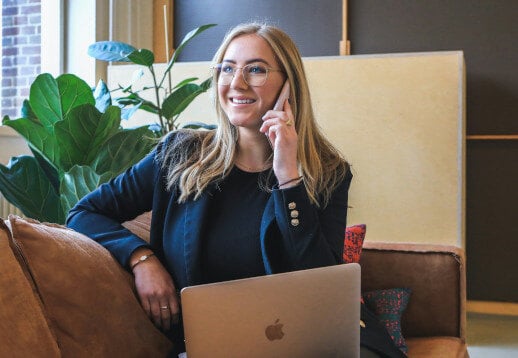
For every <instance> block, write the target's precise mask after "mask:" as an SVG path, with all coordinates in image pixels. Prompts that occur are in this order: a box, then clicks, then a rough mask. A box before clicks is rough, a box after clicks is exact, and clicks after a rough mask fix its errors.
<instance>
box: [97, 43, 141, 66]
mask: <svg viewBox="0 0 518 358" xmlns="http://www.w3.org/2000/svg"><path fill="white" fill-rule="evenodd" d="M135 50H136V48H135V47H133V46H131V45H128V44H126V43H124V42H118V41H99V42H96V43H94V44H92V45H90V46H88V55H90V56H92V57H93V58H96V59H98V60H101V61H122V62H130V60H129V59H128V55H129V54H130V53H132V52H133V51H135Z"/></svg>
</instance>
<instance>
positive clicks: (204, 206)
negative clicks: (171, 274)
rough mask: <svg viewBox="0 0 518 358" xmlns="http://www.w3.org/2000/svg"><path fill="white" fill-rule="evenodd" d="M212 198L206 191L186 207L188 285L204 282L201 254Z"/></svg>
mask: <svg viewBox="0 0 518 358" xmlns="http://www.w3.org/2000/svg"><path fill="white" fill-rule="evenodd" d="M210 198H211V190H206V191H205V192H204V193H203V194H202V195H201V196H200V197H199V198H198V199H197V200H193V201H188V202H187V205H186V209H185V213H184V215H185V216H184V224H185V226H184V228H185V230H184V240H183V242H184V255H185V273H186V277H187V283H188V285H196V284H200V283H202V282H203V273H202V271H201V267H200V254H201V245H202V242H203V234H204V232H203V229H204V227H205V223H206V217H207V214H208V209H209V205H210Z"/></svg>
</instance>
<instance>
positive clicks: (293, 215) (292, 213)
mask: <svg viewBox="0 0 518 358" xmlns="http://www.w3.org/2000/svg"><path fill="white" fill-rule="evenodd" d="M290 216H291V217H292V218H298V217H299V212H298V211H297V210H292V211H291V212H290Z"/></svg>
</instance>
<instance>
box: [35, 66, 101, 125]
mask: <svg viewBox="0 0 518 358" xmlns="http://www.w3.org/2000/svg"><path fill="white" fill-rule="evenodd" d="M56 81H57V83H58V89H59V99H60V100H61V110H62V113H63V116H62V118H61V119H63V118H65V117H66V116H68V113H70V111H71V110H72V109H73V108H75V107H78V106H82V105H83V104H91V105H95V98H94V95H93V93H92V89H91V88H90V86H89V85H88V84H87V83H86V82H85V81H83V80H82V79H80V78H79V77H77V76H76V75H72V74H68V73H67V74H64V75H61V76H59V77H58V78H56ZM40 120H41V118H40Z"/></svg>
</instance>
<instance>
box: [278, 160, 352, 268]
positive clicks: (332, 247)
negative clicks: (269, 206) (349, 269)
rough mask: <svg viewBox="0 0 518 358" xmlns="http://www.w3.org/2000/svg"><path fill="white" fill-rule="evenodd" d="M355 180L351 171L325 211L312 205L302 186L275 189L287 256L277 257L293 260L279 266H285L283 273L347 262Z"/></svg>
mask: <svg viewBox="0 0 518 358" xmlns="http://www.w3.org/2000/svg"><path fill="white" fill-rule="evenodd" d="M351 180H352V173H351V172H350V170H349V171H348V172H347V174H346V176H345V178H344V180H343V181H342V183H341V184H340V185H338V186H337V188H336V189H335V191H334V192H333V194H332V197H331V199H330V201H329V204H328V205H327V206H326V207H325V208H318V207H317V206H315V205H314V204H312V203H311V202H310V199H309V197H308V195H307V192H306V188H305V187H304V184H302V183H301V184H299V185H297V186H295V187H292V188H288V189H284V190H274V192H273V196H274V207H275V218H276V221H277V226H278V228H279V231H280V239H281V240H282V250H285V253H284V254H282V255H278V254H274V255H273V256H274V257H275V256H277V257H282V258H283V259H284V260H288V261H289V262H288V263H286V262H285V263H281V264H279V265H278V267H283V269H282V270H283V271H284V270H301V269H307V268H314V267H320V266H328V265H334V264H338V263H342V262H343V245H344V236H345V227H346V221H347V207H348V192H349V186H350V184H351Z"/></svg>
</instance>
